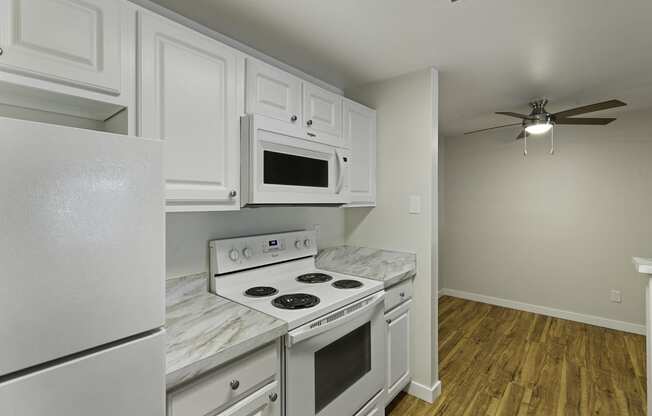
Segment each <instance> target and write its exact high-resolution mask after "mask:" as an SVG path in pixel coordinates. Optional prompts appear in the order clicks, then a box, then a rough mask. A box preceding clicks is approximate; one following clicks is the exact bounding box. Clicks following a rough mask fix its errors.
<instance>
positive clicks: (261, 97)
mask: <svg viewBox="0 0 652 416" xmlns="http://www.w3.org/2000/svg"><path fill="white" fill-rule="evenodd" d="M246 86H247V93H246V97H247V98H246V105H247V113H252V114H262V115H264V116H268V117H271V118H274V119H277V120H280V121H283V122H286V123H288V124H291V125H296V126H297V128H299V127H300V126H301V123H302V120H301V80H300V79H299V78H297V77H295V76H293V75H290V74H288V73H287V72H285V71H281V70H280V69H277V68H275V67H273V66H271V65H267V64H265V63H263V62H260V61H258V60H255V59H252V58H249V59H247V84H246Z"/></svg>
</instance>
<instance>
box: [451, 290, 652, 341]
mask: <svg viewBox="0 0 652 416" xmlns="http://www.w3.org/2000/svg"><path fill="white" fill-rule="evenodd" d="M442 296H452V297H454V298H462V299H467V300H472V301H475V302H482V303H488V304H490V305H496V306H502V307H505V308H510V309H516V310H519V311H525V312H532V313H538V314H540V315H546V316H551V317H553V318H560V319H566V320H569V321H576V322H581V323H584V324H589V325H595V326H601V327H604V328H609V329H616V330H618V331H624V332H631V333H633V334H639V335H645V325H639V324H634V323H631V322H624V321H617V320H614V319H608V318H602V317H599V316H593V315H585V314H582V313H577V312H571V311H564V310H561V309H555V308H549V307H547V306H540V305H532V304H530V303H523V302H516V301H513V300H507V299H501V298H495V297H493V296H486V295H480V294H477V293H471V292H464V291H461V290H455V289H441V290H440V291H439V297H442Z"/></svg>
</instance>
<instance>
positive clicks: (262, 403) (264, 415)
mask: <svg viewBox="0 0 652 416" xmlns="http://www.w3.org/2000/svg"><path fill="white" fill-rule="evenodd" d="M280 395H281V389H280V387H279V382H278V381H274V382H272V383H269V384H268V385H266V386H265V387H263V388H261V389H260V390H256V391H255V392H254V393H252V394H251V395H249V396H247V398H245V399H244V400H241V401H239V402H238V403H236V404H234V405H233V406H231V407H229V408H228V409H226V410H225V411H223V412H222V413H220V414H219V415H218V416H279V415H280V414H281V399H280Z"/></svg>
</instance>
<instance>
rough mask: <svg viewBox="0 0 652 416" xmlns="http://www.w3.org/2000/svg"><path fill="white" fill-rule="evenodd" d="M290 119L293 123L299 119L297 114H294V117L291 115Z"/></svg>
mask: <svg viewBox="0 0 652 416" xmlns="http://www.w3.org/2000/svg"><path fill="white" fill-rule="evenodd" d="M290 121H291V122H293V123H294V122H295V121H297V116H295V115H293V116H292V117H290Z"/></svg>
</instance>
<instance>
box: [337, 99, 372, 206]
mask: <svg viewBox="0 0 652 416" xmlns="http://www.w3.org/2000/svg"><path fill="white" fill-rule="evenodd" d="M343 108H344V111H343V116H342V119H343V121H344V128H343V139H344V145H345V147H348V148H349V149H350V151H351V163H350V164H349V166H350V168H349V193H350V195H351V204H350V205H349V206H375V205H376V111H374V110H372V109H370V108H367V107H365V106H363V105H360V104H358V103H355V102H353V101H351V100H347V99H344V105H343Z"/></svg>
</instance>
